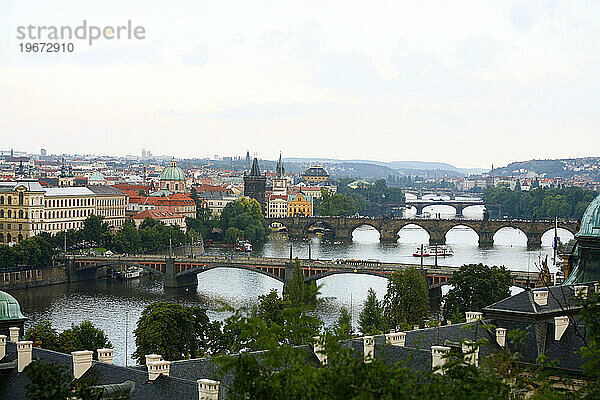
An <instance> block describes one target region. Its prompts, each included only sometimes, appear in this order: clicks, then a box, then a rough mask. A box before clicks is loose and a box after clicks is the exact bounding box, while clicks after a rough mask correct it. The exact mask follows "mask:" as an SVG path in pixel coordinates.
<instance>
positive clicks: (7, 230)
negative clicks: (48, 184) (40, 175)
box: [0, 179, 44, 244]
mask: <svg viewBox="0 0 600 400" xmlns="http://www.w3.org/2000/svg"><path fill="white" fill-rule="evenodd" d="M43 210H44V188H42V186H41V185H40V184H39V182H37V181H36V180H29V179H23V180H19V181H9V182H0V244H10V243H18V242H20V241H21V240H24V239H27V238H29V237H31V236H35V235H37V234H38V233H40V232H42V231H43V227H42V221H43Z"/></svg>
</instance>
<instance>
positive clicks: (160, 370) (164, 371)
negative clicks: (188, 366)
mask: <svg viewBox="0 0 600 400" xmlns="http://www.w3.org/2000/svg"><path fill="white" fill-rule="evenodd" d="M146 366H147V367H148V380H150V381H153V380H155V379H156V378H158V376H159V375H166V376H169V369H170V368H171V361H165V360H160V361H150V362H149V363H146Z"/></svg>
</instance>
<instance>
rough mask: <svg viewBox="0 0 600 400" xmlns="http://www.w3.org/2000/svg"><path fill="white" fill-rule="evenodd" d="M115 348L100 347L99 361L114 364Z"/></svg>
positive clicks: (98, 351) (97, 351)
mask: <svg viewBox="0 0 600 400" xmlns="http://www.w3.org/2000/svg"><path fill="white" fill-rule="evenodd" d="M114 352H115V350H114V349H98V350H96V353H98V361H100V362H102V363H106V364H112V362H113V354H114Z"/></svg>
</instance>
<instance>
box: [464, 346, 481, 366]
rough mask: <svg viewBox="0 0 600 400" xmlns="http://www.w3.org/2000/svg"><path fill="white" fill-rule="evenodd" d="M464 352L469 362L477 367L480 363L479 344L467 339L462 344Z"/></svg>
mask: <svg viewBox="0 0 600 400" xmlns="http://www.w3.org/2000/svg"><path fill="white" fill-rule="evenodd" d="M462 353H463V355H464V358H465V361H466V362H467V363H469V364H471V365H474V366H476V367H477V366H478V365H479V346H477V345H475V344H473V342H471V341H469V340H465V341H464V342H463V344H462Z"/></svg>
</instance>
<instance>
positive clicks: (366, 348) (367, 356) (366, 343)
mask: <svg viewBox="0 0 600 400" xmlns="http://www.w3.org/2000/svg"><path fill="white" fill-rule="evenodd" d="M374 352H375V338H373V336H364V337H363V353H364V360H365V364H368V363H370V362H371V361H373V353H374Z"/></svg>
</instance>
